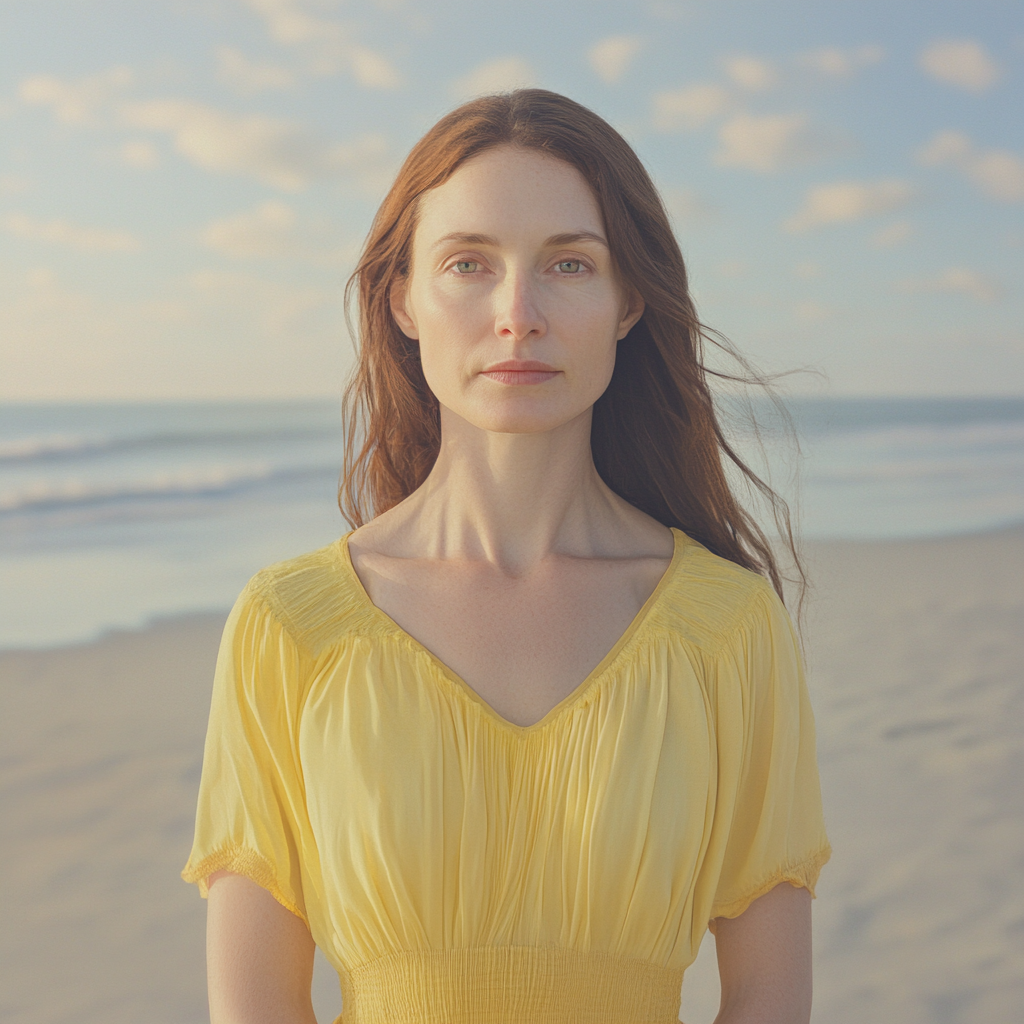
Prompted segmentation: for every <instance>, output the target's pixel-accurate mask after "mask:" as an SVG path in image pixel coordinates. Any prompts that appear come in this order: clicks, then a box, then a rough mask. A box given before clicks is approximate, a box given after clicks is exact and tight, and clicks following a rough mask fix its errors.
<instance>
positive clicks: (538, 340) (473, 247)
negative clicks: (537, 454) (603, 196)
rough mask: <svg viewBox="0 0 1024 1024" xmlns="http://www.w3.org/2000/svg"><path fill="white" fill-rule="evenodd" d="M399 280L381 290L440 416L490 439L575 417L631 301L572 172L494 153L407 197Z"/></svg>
mask: <svg viewBox="0 0 1024 1024" xmlns="http://www.w3.org/2000/svg"><path fill="white" fill-rule="evenodd" d="M418 213H419V216H418V222H417V227H416V233H415V236H414V238H413V246H412V270H411V273H410V276H409V278H408V279H407V280H405V281H403V282H402V283H401V284H399V285H397V286H396V287H394V288H393V290H392V295H391V308H392V311H393V313H394V316H395V319H396V321H397V322H398V324H399V326H400V327H401V329H402V331H403V332H404V333H405V334H406V335H407V336H408V337H410V338H414V339H417V340H418V341H419V348H420V358H421V360H422V364H423V372H424V375H425V376H426V380H427V383H428V384H429V385H430V389H431V390H432V391H433V393H434V395H435V396H436V397H437V400H438V401H439V402H440V403H441V405H442V407H443V409H447V410H449V411H451V412H453V413H455V414H456V415H458V416H459V417H461V418H462V419H464V420H466V421H468V422H469V423H471V424H473V425H474V426H476V427H479V428H481V429H484V430H491V431H497V432H501V433H533V432H539V431H545V430H552V429H554V428H556V427H558V426H561V425H563V424H565V423H568V422H569V421H571V420H573V419H575V418H576V417H578V416H580V415H581V414H584V413H586V412H588V411H589V410H590V408H591V406H593V404H594V402H595V401H596V400H597V399H598V398H599V397H600V396H601V394H602V393H603V392H604V390H605V388H607V386H608V382H609V381H610V380H611V375H612V369H613V367H614V365H615V347H616V342H617V341H618V340H619V339H620V338H623V337H625V335H626V333H627V332H628V331H629V329H630V328H631V327H632V326H633V324H634V323H636V321H637V320H638V319H639V318H640V315H641V313H642V312H643V303H642V301H641V300H640V299H639V297H638V296H632V295H630V294H629V293H628V292H627V289H625V288H624V287H623V285H622V283H621V282H620V281H619V280H618V278H617V277H616V275H615V274H614V272H613V269H612V260H611V254H610V252H609V250H608V244H607V241H606V239H605V231H604V224H603V222H602V218H601V212H600V210H599V208H598V205H597V201H596V200H595V198H594V196H593V193H592V192H591V191H590V188H589V186H588V185H587V183H586V181H585V180H584V179H583V177H582V176H581V175H580V173H579V172H578V171H577V170H576V169H575V168H574V167H572V166H570V165H569V164H567V163H564V162H563V161H561V160H558V159H555V158H554V157H550V156H546V155H544V154H542V153H538V152H536V151H534V150H524V149H517V148H513V147H509V146H502V147H498V148H495V149H490V150H487V151H486V152H484V153H481V154H480V155H479V156H476V157H474V158H473V159H471V160H468V161H466V163H464V164H463V165H462V166H461V167H460V168H459V169H458V170H457V171H456V172H455V173H454V174H453V175H452V176H451V177H450V178H449V179H448V180H447V181H446V182H445V183H444V184H443V185H440V186H438V187H437V188H435V189H432V190H431V191H430V192H427V193H426V194H425V195H424V196H422V197H421V199H420V204H419V211H418Z"/></svg>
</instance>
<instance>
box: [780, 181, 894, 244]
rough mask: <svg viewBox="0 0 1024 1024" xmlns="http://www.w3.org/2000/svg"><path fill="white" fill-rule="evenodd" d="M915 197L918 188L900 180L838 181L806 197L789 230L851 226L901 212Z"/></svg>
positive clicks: (811, 190) (809, 193)
mask: <svg viewBox="0 0 1024 1024" xmlns="http://www.w3.org/2000/svg"><path fill="white" fill-rule="evenodd" d="M913 197H914V188H913V186H912V185H911V184H910V182H908V181H903V180H900V179H898V178H893V179H888V180H883V181H836V182H833V183H832V184H830V185H816V186H815V187H814V188H812V189H810V190H809V191H808V193H807V195H806V196H805V197H804V203H803V206H802V207H801V208H800V210H799V211H798V212H797V214H796V216H795V217H791V218H790V219H789V220H787V221H786V223H785V227H786V230H787V231H794V232H798V231H809V230H811V229H812V228H819V227H823V226H825V225H827V224H849V223H852V222H854V221H859V220H864V219H865V218H867V217H873V216H877V215H878V214H882V213H890V212H892V211H893V210H898V209H900V208H901V207H903V206H906V205H907V203H909V202H910V201H911V199H913Z"/></svg>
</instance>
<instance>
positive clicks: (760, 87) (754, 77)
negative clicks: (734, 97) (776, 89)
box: [722, 54, 779, 92]
mask: <svg viewBox="0 0 1024 1024" xmlns="http://www.w3.org/2000/svg"><path fill="white" fill-rule="evenodd" d="M722 64H723V66H724V67H725V72H726V74H727V75H728V76H729V77H730V78H731V79H732V80H733V82H734V83H735V84H736V85H738V86H739V87H740V88H741V89H749V90H750V91H751V92H763V91H764V90H765V89H771V88H772V87H773V86H774V85H777V84H778V81H779V75H778V72H777V71H776V70H775V68H774V67H773V66H772V65H771V64H770V63H769V62H768V61H766V60H761V59H760V58H759V57H749V56H745V55H742V54H740V55H738V56H735V57H729V58H727V59H726V60H724V61H723V62H722Z"/></svg>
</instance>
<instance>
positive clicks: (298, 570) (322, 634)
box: [239, 538, 372, 655]
mask: <svg viewBox="0 0 1024 1024" xmlns="http://www.w3.org/2000/svg"><path fill="white" fill-rule="evenodd" d="M239 603H247V604H249V605H252V606H258V607H260V608H261V609H262V610H263V612H264V614H265V615H267V616H269V618H270V619H272V620H274V621H275V622H276V623H277V624H279V625H280V627H281V628H283V629H284V630H285V631H286V632H287V633H288V634H289V635H290V636H291V638H292V640H294V641H295V643H297V644H298V645H299V646H300V647H302V648H305V649H307V650H308V651H310V652H311V653H313V654H314V655H315V654H318V653H319V652H320V651H321V650H322V649H323V648H324V647H325V646H327V645H329V644H330V643H333V642H335V641H337V640H339V639H341V638H342V637H343V636H344V635H346V634H347V633H352V632H357V631H359V630H360V629H361V628H362V627H364V626H365V625H366V624H367V623H368V622H369V621H370V619H371V616H370V615H369V614H368V613H369V612H370V611H372V609H370V608H368V606H367V600H366V598H365V595H364V594H362V593H361V592H360V586H359V584H358V581H357V580H356V579H355V577H354V574H353V572H352V569H351V567H350V565H349V563H348V556H347V553H346V548H345V539H344V538H342V539H341V540H338V541H335V542H334V543H333V544H328V545H327V546H326V547H323V548H318V549H317V550H316V551H310V552H308V553H307V554H304V555H299V556H298V557H296V558H289V559H287V560H286V561H283V562H277V563H275V564H274V565H269V566H267V567H266V568H265V569H261V570H260V571H259V572H258V573H256V575H255V576H253V577H252V579H250V580H249V583H248V584H247V586H246V588H245V590H244V591H243V592H242V596H241V597H240V598H239Z"/></svg>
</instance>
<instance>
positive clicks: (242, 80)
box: [217, 46, 295, 96]
mask: <svg viewBox="0 0 1024 1024" xmlns="http://www.w3.org/2000/svg"><path fill="white" fill-rule="evenodd" d="M217 77H218V78H219V79H220V80H221V81H222V82H223V83H224V84H225V85H226V86H227V87H228V88H229V89H231V90H232V91H233V92H235V93H237V94H238V95H239V96H252V95H254V94H256V93H259V92H267V91H269V90H272V89H290V88H292V87H293V86H294V85H295V76H294V75H293V74H292V73H291V72H290V71H289V70H288V69H287V68H283V67H281V66H280V65H278V64H257V63H255V62H254V61H251V60H249V58H248V57H246V56H245V54H244V53H242V52H241V51H239V50H236V49H234V48H233V47H231V46H220V47H218V48H217Z"/></svg>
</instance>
